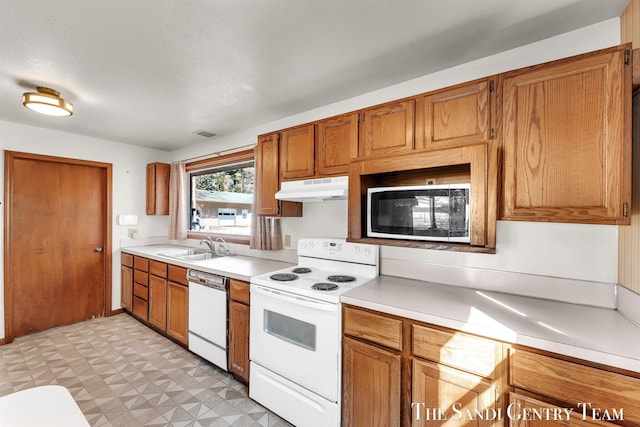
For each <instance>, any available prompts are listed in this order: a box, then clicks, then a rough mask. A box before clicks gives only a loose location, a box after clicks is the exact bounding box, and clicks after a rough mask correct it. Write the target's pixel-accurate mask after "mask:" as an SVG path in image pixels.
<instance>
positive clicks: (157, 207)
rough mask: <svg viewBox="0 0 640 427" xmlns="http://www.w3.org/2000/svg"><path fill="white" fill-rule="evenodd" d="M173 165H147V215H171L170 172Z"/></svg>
mask: <svg viewBox="0 0 640 427" xmlns="http://www.w3.org/2000/svg"><path fill="white" fill-rule="evenodd" d="M170 172H171V165H169V164H167V163H157V162H156V163H149V164H148V165H147V215H169V174H170Z"/></svg>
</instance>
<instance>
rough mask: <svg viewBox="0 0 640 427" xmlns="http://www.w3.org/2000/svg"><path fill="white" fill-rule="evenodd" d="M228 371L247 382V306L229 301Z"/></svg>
mask: <svg viewBox="0 0 640 427" xmlns="http://www.w3.org/2000/svg"><path fill="white" fill-rule="evenodd" d="M229 372H231V373H232V374H233V375H234V376H235V377H236V378H238V379H240V380H241V381H243V382H244V383H248V382H249V306H248V305H245V304H241V303H239V302H236V301H231V302H230V303H229Z"/></svg>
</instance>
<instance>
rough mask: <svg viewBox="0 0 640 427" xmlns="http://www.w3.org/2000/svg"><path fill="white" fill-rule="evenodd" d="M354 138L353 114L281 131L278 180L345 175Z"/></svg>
mask: <svg viewBox="0 0 640 427" xmlns="http://www.w3.org/2000/svg"><path fill="white" fill-rule="evenodd" d="M357 138H358V115H357V114H356V113H350V114H345V115H342V116H337V117H331V118H328V119H325V120H322V121H320V122H317V123H308V124H306V125H302V126H297V127H294V128H290V129H285V130H283V131H281V138H280V153H279V154H280V179H281V180H284V181H287V180H295V179H302V178H312V177H317V176H330V175H346V174H347V173H348V172H349V158H350V157H349V150H350V149H351V148H352V147H355V145H356V143H357Z"/></svg>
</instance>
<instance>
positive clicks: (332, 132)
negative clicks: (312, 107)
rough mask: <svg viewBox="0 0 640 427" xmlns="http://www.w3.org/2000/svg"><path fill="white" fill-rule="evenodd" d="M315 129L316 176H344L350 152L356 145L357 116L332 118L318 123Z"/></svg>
mask: <svg viewBox="0 0 640 427" xmlns="http://www.w3.org/2000/svg"><path fill="white" fill-rule="evenodd" d="M316 127H317V132H316V166H317V174H318V175H339V174H342V175H346V174H347V173H348V172H349V157H350V154H349V153H350V150H351V149H352V148H355V147H356V145H357V143H358V114H357V113H350V114H345V115H343V116H338V117H332V118H330V119H326V120H323V121H321V122H319V123H318V124H317V125H316ZM353 157H355V156H353Z"/></svg>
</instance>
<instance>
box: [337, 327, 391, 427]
mask: <svg viewBox="0 0 640 427" xmlns="http://www.w3.org/2000/svg"><path fill="white" fill-rule="evenodd" d="M343 359H344V360H343V384H342V390H343V391H342V405H343V406H342V420H343V423H344V425H345V426H350V427H360V426H362V427H376V426H378V427H398V426H400V409H401V407H400V405H401V404H400V370H401V368H400V364H401V361H400V355H399V354H396V353H393V352H390V351H387V350H383V349H381V348H378V347H374V346H372V345H367V344H364V343H362V342H359V341H356V340H353V339H351V338H347V337H345V338H344V339H343Z"/></svg>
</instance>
